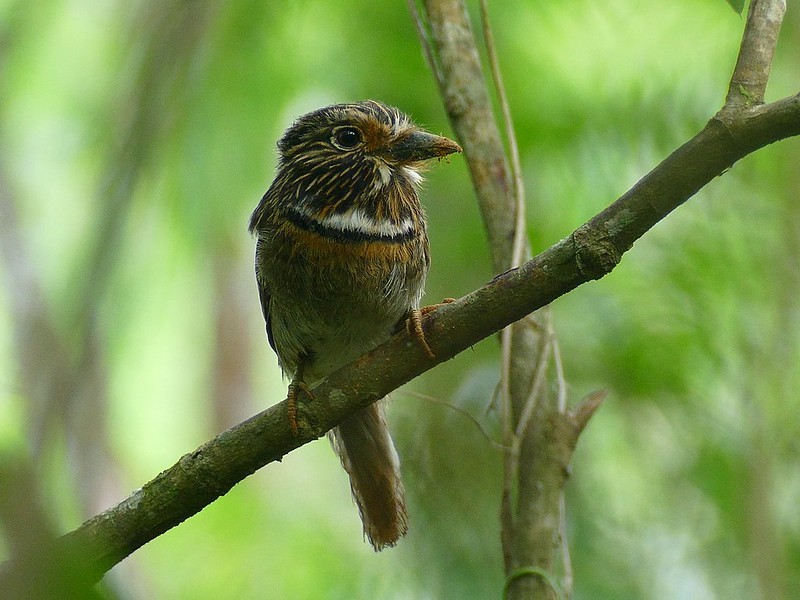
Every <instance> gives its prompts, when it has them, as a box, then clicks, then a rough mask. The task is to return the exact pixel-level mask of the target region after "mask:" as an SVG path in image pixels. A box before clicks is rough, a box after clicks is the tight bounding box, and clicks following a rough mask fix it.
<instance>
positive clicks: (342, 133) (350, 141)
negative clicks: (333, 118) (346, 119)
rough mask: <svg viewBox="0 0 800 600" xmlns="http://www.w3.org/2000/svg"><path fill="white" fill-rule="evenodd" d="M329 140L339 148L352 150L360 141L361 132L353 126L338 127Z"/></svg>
mask: <svg viewBox="0 0 800 600" xmlns="http://www.w3.org/2000/svg"><path fill="white" fill-rule="evenodd" d="M331 141H332V142H333V145H334V146H336V147H337V148H339V149H340V150H352V149H353V148H355V147H356V146H358V145H359V144H360V143H361V132H360V131H359V130H358V129H356V128H355V127H339V128H338V129H337V130H335V131H334V132H333V137H332V138H331Z"/></svg>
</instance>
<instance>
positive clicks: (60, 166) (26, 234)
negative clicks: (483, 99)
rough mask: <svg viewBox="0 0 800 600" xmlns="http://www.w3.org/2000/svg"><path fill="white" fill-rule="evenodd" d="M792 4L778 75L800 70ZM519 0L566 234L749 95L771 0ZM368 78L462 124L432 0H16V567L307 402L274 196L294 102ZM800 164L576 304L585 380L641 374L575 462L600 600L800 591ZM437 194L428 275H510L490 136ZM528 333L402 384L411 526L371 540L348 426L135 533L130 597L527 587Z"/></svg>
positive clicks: (543, 147) (7, 135) (8, 390)
mask: <svg viewBox="0 0 800 600" xmlns="http://www.w3.org/2000/svg"><path fill="white" fill-rule="evenodd" d="M792 8H796V7H790V12H789V15H788V17H787V21H786V22H785V24H784V28H783V31H782V34H781V39H780V43H779V46H778V52H777V58H776V61H775V65H774V71H773V76H772V79H771V83H770V87H769V89H768V99H772V100H775V99H778V98H779V97H783V96H786V95H789V94H793V93H796V92H797V91H798V90H797V82H798V70H799V69H800V63H798V58H797V52H796V48H797V47H798V43H800V18H798V13H797V11H793V12H792ZM471 10H473V11H474V12H473V16H475V17H477V5H476V3H471ZM490 10H491V16H492V18H493V25H494V28H495V38H496V40H497V42H498V52H499V55H500V60H501V64H502V68H503V72H504V75H505V78H506V85H507V88H508V95H509V101H510V104H511V107H512V110H513V113H514V118H515V125H516V129H517V132H518V135H519V142H520V147H521V154H522V161H523V167H524V171H525V178H526V187H527V194H528V204H529V206H528V228H529V233H530V235H531V237H532V240H533V245H534V249H535V250H536V251H540V250H542V249H544V248H546V247H548V246H549V245H551V244H552V243H554V242H556V241H558V240H559V239H561V238H562V237H564V236H566V235H568V234H569V232H571V231H572V230H573V229H574V228H576V227H577V226H579V225H580V224H582V223H583V222H584V221H586V220H587V219H588V218H590V217H591V216H592V215H593V214H595V213H597V212H599V211H600V210H601V209H602V208H604V207H605V206H606V205H608V204H609V203H610V202H612V201H613V200H614V199H615V198H616V197H618V196H619V195H620V194H622V193H623V192H624V191H626V190H627V189H628V188H629V187H630V186H631V185H632V184H633V183H634V182H635V181H636V180H637V179H638V178H640V177H641V176H642V175H643V174H644V173H646V172H647V171H648V170H649V169H651V168H652V167H653V166H655V165H656V164H657V163H658V162H659V161H660V160H661V159H663V158H664V157H665V156H667V155H668V154H669V152H671V151H672V150H674V149H675V148H676V147H677V146H678V145H680V144H681V143H683V142H684V141H685V140H686V139H688V137H690V136H691V135H693V134H694V133H695V132H697V131H698V130H699V129H700V128H701V127H702V126H703V125H704V124H705V122H706V121H707V120H708V119H709V118H710V117H711V116H712V115H713V114H714V113H715V112H716V111H717V110H718V108H719V107H720V106H721V105H722V102H723V100H724V96H725V92H726V86H727V81H728V78H729V76H730V73H731V71H732V68H733V64H734V61H735V57H736V51H737V48H738V43H739V38H740V34H741V30H742V28H743V24H744V20H743V18H741V17H739V16H737V15H736V14H735V13H734V12H733V11H732V10H731V9H730V7H729V6H728V5H727V4H726V3H725V2H724V1H723V0H713V1H712V0H705V1H701V0H675V1H673V2H668V3H667V2H657V3H641V2H635V1H634V0H608V1H607V2H603V3H597V2H592V1H590V0H574V1H572V2H563V3H534V2H525V1H522V0H509V1H506V2H503V3H492V6H491V7H490ZM363 98H376V99H380V100H382V101H384V102H386V103H389V104H394V105H396V106H398V107H401V108H402V109H403V110H405V111H406V112H408V113H410V114H411V115H413V117H414V118H415V119H416V120H417V121H418V122H419V123H421V124H423V125H425V126H427V127H428V128H430V129H432V130H433V131H435V132H441V133H444V134H448V133H449V128H448V125H447V121H446V118H445V115H444V112H443V109H442V107H441V105H440V101H439V98H438V95H437V91H436V89H435V84H434V82H433V79H432V76H431V74H430V73H429V72H428V70H427V68H426V66H425V64H424V60H423V58H422V55H421V52H420V48H419V45H418V42H417V38H416V34H415V31H414V27H413V24H412V22H411V20H410V18H409V16H408V14H407V11H406V6H405V3H402V2H393V3H388V2H387V3H378V2H372V1H370V0H350V1H349V2H347V3H338V4H337V3H329V2H323V1H322V0H316V1H315V0H304V1H298V2H255V1H245V0H243V1H240V2H231V3H217V2H186V1H185V0H157V1H156V0H140V1H137V2H121V1H119V0H95V1H93V2H88V1H86V0H51V1H49V2H40V1H27V2H24V1H20V0H0V281H2V284H1V285H0V463H2V470H3V478H2V480H0V496H5V497H6V498H5V499H6V500H7V499H8V498H10V497H11V495H12V493H13V492H14V491H17V492H18V491H19V489H27V488H26V487H25V485H28V484H31V485H32V486H33V489H35V493H33V494H32V495H31V496H28V497H27V506H28V508H29V513H30V514H25V513H24V511H23V514H22V515H21V516H20V515H17V517H18V518H16V519H8V518H7V519H6V522H5V524H4V528H3V529H1V530H0V531H2V532H3V534H2V536H0V560H3V559H5V558H7V557H8V555H9V553H10V548H11V545H12V542H11V540H12V538H13V536H14V535H15V534H18V533H19V531H17V529H21V528H22V527H23V525H24V524H25V523H26V519H31V520H36V519H39V520H41V519H42V518H44V519H45V522H46V523H47V527H49V528H50V530H51V531H53V532H55V533H63V532H66V531H68V530H71V529H73V528H75V527H76V526H78V525H79V524H80V523H81V522H82V521H83V520H84V519H86V518H87V517H89V516H91V515H93V514H95V513H97V512H98V511H101V510H103V509H105V508H108V507H109V506H112V505H113V504H115V503H116V502H118V501H119V500H121V499H123V498H124V497H126V496H127V495H128V494H129V493H130V492H131V491H132V490H134V489H136V488H137V487H139V486H141V485H142V484H143V483H145V482H146V481H148V480H149V479H151V478H152V477H154V476H155V475H156V474H157V473H158V472H159V471H161V470H162V469H164V468H166V467H168V466H170V465H171V464H172V463H174V462H175V461H176V460H177V459H178V458H179V457H180V456H181V455H182V454H184V453H186V452H189V451H191V450H193V449H194V448H195V447H196V446H198V445H200V444H201V443H203V442H204V441H206V440H207V439H209V438H210V437H212V436H214V435H215V434H217V433H218V432H220V431H222V430H224V429H225V428H227V427H229V426H231V425H233V424H235V423H237V422H238V421H240V420H242V419H244V418H246V417H248V416H250V415H252V414H254V413H256V412H258V411H259V410H261V409H263V408H264V407H266V406H268V405H270V404H272V403H274V402H277V401H279V400H281V399H282V398H283V397H284V394H285V385H286V384H285V382H284V381H282V380H281V376H280V373H279V371H278V369H277V366H276V361H275V356H274V355H273V354H272V351H271V350H270V348H269V346H268V344H267V341H266V337H265V334H264V325H263V320H262V317H261V314H260V309H259V304H258V295H257V292H256V288H255V283H254V279H253V273H252V255H253V240H252V239H251V237H250V236H249V235H248V233H247V231H246V225H247V219H248V217H249V214H250V212H251V210H252V209H253V208H254V207H255V205H256V203H257V201H258V199H259V198H260V196H261V194H262V193H263V192H264V190H266V188H267V187H268V185H269V183H270V181H271V178H272V175H273V173H274V165H275V161H276V155H275V150H274V148H275V142H276V140H277V138H278V137H279V136H280V135H281V132H282V131H283V130H284V129H285V128H286V127H287V126H288V125H289V123H290V122H291V120H292V119H293V118H294V117H295V116H297V115H299V114H302V113H303V112H306V111H308V110H311V109H314V108H317V107H319V106H322V105H325V104H329V103H333V102H340V101H348V100H357V99H363ZM799 159H800V141H798V140H797V139H794V140H789V141H785V142H781V143H779V144H776V145H774V146H772V147H769V148H766V149H763V150H761V151H759V152H758V153H757V154H755V155H754V156H751V157H748V158H747V159H745V160H743V161H742V162H741V163H740V164H737V165H736V166H735V167H734V168H733V169H732V170H731V171H729V172H727V173H725V174H724V175H723V176H721V177H720V178H718V179H716V180H715V181H713V182H712V183H711V184H710V185H709V186H708V187H707V188H706V189H704V190H703V191H702V192H701V193H699V194H698V195H697V196H696V197H695V198H693V199H692V200H691V201H690V202H689V203H688V204H686V205H685V206H683V207H681V208H680V209H679V210H677V211H676V212H675V213H673V214H672V215H671V216H670V217H669V218H668V219H667V220H666V221H665V222H663V223H661V224H659V225H658V226H657V227H656V228H655V229H654V230H652V231H651V232H649V233H648V234H647V235H646V236H645V238H644V239H642V240H641V241H640V242H638V243H637V244H636V245H635V246H634V248H633V249H632V251H631V252H630V253H629V254H627V255H626V257H625V259H624V260H623V262H622V264H621V265H620V266H619V268H617V269H616V270H615V271H614V272H613V273H612V274H611V275H609V276H608V277H606V278H604V279H603V280H601V281H599V282H593V283H590V284H588V285H585V286H583V287H581V288H579V289H577V290H576V291H574V292H573V293H571V294H570V295H569V296H568V297H564V298H561V299H559V300H558V301H557V302H556V303H555V304H554V314H555V324H556V328H557V331H558V333H559V336H560V344H561V349H562V353H563V358H564V361H565V368H566V375H567V380H568V385H569V394H570V397H571V399H572V401H573V402H574V401H577V400H578V399H580V398H581V397H582V396H584V395H585V394H586V393H588V392H591V391H593V390H597V389H607V390H609V392H610V395H609V397H608V399H607V401H606V403H605V405H604V406H603V408H602V409H601V410H600V412H599V413H598V415H597V416H596V417H595V418H594V420H593V421H592V423H591V425H590V426H589V428H588V429H587V431H586V432H585V434H584V435H583V437H582V438H581V442H580V444H579V446H578V450H577V453H576V455H575V459H574V463H573V476H572V479H571V481H570V482H569V483H568V487H567V506H568V531H569V543H570V550H571V555H572V562H573V568H574V577H575V598H580V599H602V598H614V599H673V598H690V599H703V600H705V599H712V598H726V599H730V598H748V599H749V598H769V599H773V598H786V597H790V595H791V594H792V593H793V592H796V590H797V589H800V510H798V506H800V468H799V467H798V465H799V464H800V442H799V441H798V439H800V403H798V391H797V390H798V389H800V368H799V364H800V268H798V256H800V202H798V201H800V193H799V190H800V169H799V168H798V161H799ZM424 200H425V203H426V205H427V209H428V215H429V229H430V236H431V244H432V254H433V267H432V271H431V274H430V280H429V285H428V291H427V300H428V301H429V302H434V301H438V300H439V299H441V298H443V297H446V296H460V295H463V294H465V293H467V292H469V291H471V290H472V289H474V288H476V287H478V286H480V285H481V284H483V283H484V282H486V281H487V280H488V279H490V278H491V276H492V273H491V272H490V268H489V259H488V253H487V249H486V245H485V242H484V237H483V229H482V224H481V222H480V220H479V215H478V211H477V208H476V204H475V201H474V197H473V193H472V191H471V188H470V182H469V177H468V173H467V171H466V169H465V166H464V161H463V158H461V157H454V158H453V159H452V160H450V161H449V164H446V163H442V164H440V165H437V166H436V167H435V168H434V169H432V170H431V172H430V173H429V175H428V182H427V184H426V191H425V194H424ZM498 359H499V350H498V344H497V343H496V340H487V341H485V342H483V343H481V344H479V345H477V346H476V347H474V348H473V349H472V350H470V351H467V352H465V353H463V354H462V355H461V356H458V357H457V358H456V359H454V360H452V361H449V362H448V363H446V364H444V365H442V366H441V367H439V368H437V369H435V370H434V371H432V372H430V373H427V374H426V375H424V376H423V377H420V378H419V379H417V380H416V381H414V382H412V383H411V384H409V385H408V386H407V387H405V388H403V389H401V390H399V391H398V392H396V393H395V394H394V396H393V401H392V404H391V407H390V419H391V422H392V429H393V431H394V432H395V437H396V439H397V444H398V447H399V452H400V455H401V457H402V461H403V465H404V477H405V480H406V487H407V490H408V494H409V502H410V514H411V531H410V533H409V535H408V537H407V538H406V539H405V540H404V541H402V542H401V543H400V545H399V546H398V547H397V548H395V549H392V550H388V551H385V552H383V553H381V554H377V555H376V554H374V553H373V552H372V550H371V549H370V547H369V545H368V544H366V543H364V542H363V541H362V537H361V526H360V523H359V520H358V514H357V511H356V509H355V507H354V506H353V504H352V501H351V499H350V493H349V489H348V483H347V479H346V476H345V475H344V473H343V472H342V470H341V468H340V467H339V464H338V460H337V459H336V458H335V457H334V455H333V453H332V452H331V450H330V448H329V447H328V444H327V443H326V442H325V441H319V442H316V443H313V444H310V445H307V446H305V447H303V448H301V449H299V450H298V451H296V452H294V453H292V454H291V455H289V456H287V457H286V458H285V459H284V460H283V462H282V463H280V464H274V465H270V466H269V467H267V468H266V469H263V470H262V471H261V472H258V473H256V474H255V475H253V476H252V477H250V478H249V479H247V480H246V481H244V482H243V483H241V484H239V485H238V486H236V487H235V488H234V489H233V490H232V491H231V492H230V493H229V494H228V495H227V496H225V497H224V498H222V499H221V500H219V501H218V502H216V503H214V504H213V505H212V506H210V507H208V508H207V509H205V510H204V511H203V512H201V513H200V514H199V515H197V516H195V517H194V518H192V519H190V520H189V521H188V522H186V523H184V524H183V525H181V526H179V527H177V528H175V529H173V530H171V531H169V532H168V533H166V534H165V535H163V536H161V537H160V538H158V539H157V540H155V541H153V542H152V543H150V544H148V545H146V546H145V547H144V548H142V549H141V550H140V551H138V552H136V553H135V554H134V555H133V556H131V557H130V558H129V559H127V560H125V561H124V562H123V563H121V564H120V565H119V566H117V567H116V568H114V569H113V570H112V571H111V572H110V573H109V575H108V576H107V577H106V578H105V579H104V581H103V583H102V584H101V589H102V592H103V595H104V596H106V597H108V598H123V599H144V598H163V599H173V598H174V599H177V598H180V599H187V598H188V599H205V598H219V599H227V598H236V599H249V598H267V597H269V598H299V599H304V598H308V599H314V598H335V599H338V598H398V599H399V598H403V599H405V598H415V599H424V598H431V599H435V598H491V597H499V596H500V595H501V590H502V586H503V581H504V579H503V575H502V558H501V553H500V541H499V524H498V510H499V498H500V483H501V481H500V479H501V471H500V469H501V464H500V454H499V452H498V450H497V449H496V448H495V447H494V446H493V445H492V444H491V442H490V441H489V439H487V438H491V439H498V438H499V433H498V426H497V425H498V423H497V421H498V419H497V415H496V413H495V412H494V411H493V410H492V409H491V408H490V403H491V398H492V394H493V391H494V388H495V385H496V382H497V379H498ZM448 404H449V405H453V406H456V407H460V408H462V409H464V410H466V411H468V412H469V413H470V414H471V415H472V416H473V417H474V418H475V419H476V420H477V421H478V423H479V424H480V428H479V427H476V425H475V424H474V423H473V422H472V421H470V419H468V418H466V417H465V416H464V415H462V414H460V413H459V412H457V411H455V410H453V408H450V407H448V406H447V405H448ZM23 481H25V482H28V483H26V484H24V485H23V483H22V482H23ZM7 504H9V503H8V502H4V505H7ZM8 514H9V512H8V511H6V517H8ZM15 528H17V529H15Z"/></svg>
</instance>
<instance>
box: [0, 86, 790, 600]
mask: <svg viewBox="0 0 800 600" xmlns="http://www.w3.org/2000/svg"><path fill="white" fill-rule="evenodd" d="M798 134H800V96H793V97H790V98H786V99H783V100H781V101H778V102H775V103H772V104H768V105H762V106H758V107H755V108H750V109H744V110H742V111H740V112H738V113H736V114H733V113H728V114H726V115H725V116H724V117H720V116H719V115H718V116H717V117H715V118H714V119H712V120H711V121H710V122H709V123H708V125H707V126H706V127H705V128H704V129H703V130H702V131H701V132H700V133H698V134H697V135H696V136H695V137H694V138H692V139H691V140H689V141H688V142H687V143H686V144H684V145H683V146H681V147H680V148H679V149H678V150H677V151H675V152H674V153H673V154H672V155H670V156H669V157H668V158H667V159H666V160H665V161H664V162H662V163H661V164H660V165H658V166H657V167H656V168H655V169H653V170H652V171H651V172H650V173H648V174H647V175H646V176H645V177H644V178H643V179H642V180H641V181H639V183H637V184H636V185H635V186H634V187H633V188H632V189H631V190H630V191H629V192H627V193H626V194H625V195H623V196H622V197H621V198H619V199H618V200H617V201H616V202H614V203H613V204H612V205H611V206H609V207H608V208H606V209H605V210H604V211H603V212H601V213H600V214H598V215H597V216H595V217H594V218H592V219H591V220H590V221H589V222H587V223H585V224H584V225H582V226H581V227H579V228H578V229H576V230H575V231H574V232H573V233H572V234H570V235H569V236H568V237H566V238H565V239H563V240H562V241H560V242H558V243H557V244H555V245H554V246H552V247H551V248H549V249H548V250H546V251H545V252H543V253H542V254H540V255H539V256H537V257H535V258H534V259H532V260H530V261H528V262H526V263H525V264H523V265H522V266H521V267H519V268H517V269H512V270H510V271H507V272H506V273H503V274H502V275H499V276H498V277H495V278H494V279H493V280H492V281H491V282H489V283H488V284H487V285H485V286H483V287H482V288H480V289H478V290H476V291H474V292H472V293H470V294H468V295H467V296H464V297H463V298H460V299H459V300H457V301H456V302H453V303H451V304H446V305H444V306H442V307H441V308H440V309H438V310H436V311H435V312H433V313H430V314H429V315H427V316H426V317H425V319H424V322H423V325H424V328H425V330H426V335H427V339H428V341H429V343H430V345H431V348H432V349H433V351H434V352H435V353H436V358H435V359H432V360H431V359H428V358H427V356H426V354H425V353H424V352H423V351H422V349H421V348H420V346H419V345H418V343H417V342H416V341H415V340H414V339H412V338H411V337H410V336H409V335H408V333H407V332H405V331H403V332H401V333H399V334H398V335H396V336H394V337H392V338H391V339H390V340H389V341H388V342H386V343H384V344H383V345H381V346H379V347H378V348H375V349H374V350H372V351H371V352H369V353H367V354H365V355H364V356H362V357H360V358H358V359H357V360H355V361H354V362H352V363H351V364H349V365H347V366H345V367H343V368H342V369H340V370H339V371H337V372H335V373H333V374H332V375H330V376H329V377H327V378H326V379H325V380H324V381H322V382H320V383H319V384H318V385H317V386H315V387H314V388H313V393H314V397H315V400H314V402H312V403H310V404H301V405H300V406H299V413H298V423H299V424H300V435H299V436H298V437H293V436H292V433H291V431H290V429H289V423H288V420H287V418H286V401H285V400H284V401H283V402H280V403H278V404H276V405H275V406H272V407H270V408H269V409H267V410H265V411H263V412H261V413H259V414H258V415H256V416H254V417H252V418H250V419H248V420H247V421H244V422H243V423H240V424H239V425H236V426H235V427H232V428H231V429H229V430H227V431H225V432H223V433H222V434H220V435H219V436H217V437H216V438H215V439H213V440H211V441H209V442H207V443H206V444H204V445H203V446H201V447H200V448H198V449H197V450H195V451H194V452H191V453H189V454H186V455H185V456H183V457H182V458H181V459H180V460H179V461H178V462H177V463H176V464H175V465H173V466H172V467H170V468H169V469H167V470H166V471H164V472H163V473H161V474H160V475H158V476H157V477H156V478H155V479H153V480H152V481H150V482H149V483H147V484H145V486H144V487H142V488H141V489H139V490H137V491H136V492H134V493H133V494H132V495H131V496H130V497H129V498H127V499H125V500H123V501H122V502H121V503H119V504H118V505H117V506H115V507H113V508H111V509H109V510H107V511H105V512H103V513H101V514H99V515H97V516H95V517H93V518H92V519H90V520H88V521H87V522H86V523H84V524H83V525H81V526H80V527H79V528H78V529H76V530H74V531H72V532H71V533H68V534H66V535H65V536H63V537H62V538H60V539H59V546H60V547H61V548H62V549H63V550H65V551H69V552H70V553H71V552H77V553H79V554H80V555H81V556H82V557H83V562H84V564H85V565H86V566H87V569H88V570H89V571H90V572H91V573H92V575H93V576H94V577H96V578H97V579H99V578H100V577H101V576H102V574H103V573H104V572H105V571H106V570H108V569H109V568H111V567H112V566H113V565H114V564H116V563H117V562H119V561H120V560H122V559H123V558H124V557H126V556H127V555H129V554H130V553H131V552H133V551H134V550H136V549H137V548H139V547H141V546H142V545H144V544H146V543H147V542H149V541H150V540H152V539H154V538H155V537H157V536H158V535H160V534H162V533H164V532H165V531H167V530H168V529H170V528H172V527H174V526H175V525H177V524H179V523H181V522H182V521H184V520H185V519H187V518H189V517H191V516H192V515H194V514H196V513H197V512H199V511H200V510H201V509H202V508H203V507H205V506H207V505H208V504H210V503H211V502H213V501H214V500H215V499H217V498H218V497H220V496H222V495H223V494H225V493H226V492H227V491H228V490H230V489H231V487H233V486H234V485H235V484H236V483H238V482H239V481H241V480H242V479H244V478H245V477H247V476H248V475H250V474H251V473H253V472H254V471H256V470H257V469H259V468H260V467H262V466H264V465H266V464H268V463H270V462H273V461H275V460H280V459H281V457H283V456H284V455H285V454H287V453H288V452H291V451H292V450H294V449H295V448H297V447H299V446H301V445H303V444H306V443H308V442H310V441H312V440H314V439H317V438H318V437H320V436H322V435H323V434H324V433H325V432H326V431H328V430H329V429H331V428H332V427H334V426H336V425H337V424H338V423H341V422H342V421H343V420H344V419H345V418H346V417H347V416H348V415H350V414H352V413H354V412H355V411H357V410H358V409H360V408H363V407H365V406H367V405H369V404H370V403H371V402H374V401H376V400H377V399H379V398H382V397H384V396H385V395H386V394H388V393H389V392H391V391H392V390H394V389H396V388H398V387H399V386H401V385H402V384H404V383H406V382H408V381H410V380H411V379H413V378H414V377H416V376H418V375H419V374H421V373H423V372H425V371H427V370H429V369H431V368H433V367H434V366H436V365H437V364H439V363H441V362H443V361H445V360H449V359H450V358H452V357H453V356H455V355H456V354H458V353H459V352H461V351H463V350H465V349H467V348H469V347H470V346H472V345H473V344H475V343H477V342H479V341H480V340H482V339H484V338H486V337H487V336H489V335H492V334H493V333H495V332H497V331H499V330H500V329H502V328H503V327H505V326H507V325H509V324H510V323H513V322H515V321H517V320H519V319H521V318H522V317H524V316H525V315H527V314H529V313H530V312H531V311H533V310H536V309H538V308H540V307H542V306H545V305H547V304H549V303H550V302H552V301H553V300H555V299H556V298H558V297H559V296H562V295H564V294H566V293H567V292H569V291H571V290H573V289H574V288H576V287H577V286H579V285H581V284H582V283H585V282H587V281H589V280H591V279H597V278H599V277H602V276H603V275H605V274H606V273H608V272H609V271H611V270H612V269H613V268H614V266H615V265H616V264H617V263H618V262H619V260H620V258H621V257H622V255H623V253H624V252H625V251H627V250H628V249H629V248H630V247H631V245H632V244H633V242H634V241H635V240H636V239H638V238H639V237H641V236H642V235H643V234H644V233H645V232H646V231H647V230H648V229H650V228H651V227H652V226H653V225H654V224H655V223H657V222H658V221H659V220H661V219H662V218H664V217H665V216H666V215H667V214H669V213H670V212H671V211H672V210H674V209H675V208H676V207H678V206H680V205H681V204H682V203H683V202H685V201H686V200H687V199H688V198H689V197H691V196H692V195H693V194H694V193H695V192H696V191H697V190H698V189H700V188H701V187H702V186H703V185H705V184H707V183H708V182H710V181H711V180H712V179H714V178H715V177H716V176H718V175H719V174H721V173H723V172H724V171H726V170H727V169H728V168H730V167H731V165H733V164H734V163H735V162H736V161H738V160H739V159H741V158H742V157H744V156H746V155H747V154H749V153H751V152H753V151H754V150H757V149H758V148H761V147H763V146H765V145H767V144H770V143H773V142H776V141H778V140H781V139H784V138H787V137H790V136H796V135H798ZM7 572H8V569H6V570H4V571H3V573H4V574H5V573H7ZM2 583H4V582H3V581H0V584H2Z"/></svg>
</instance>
